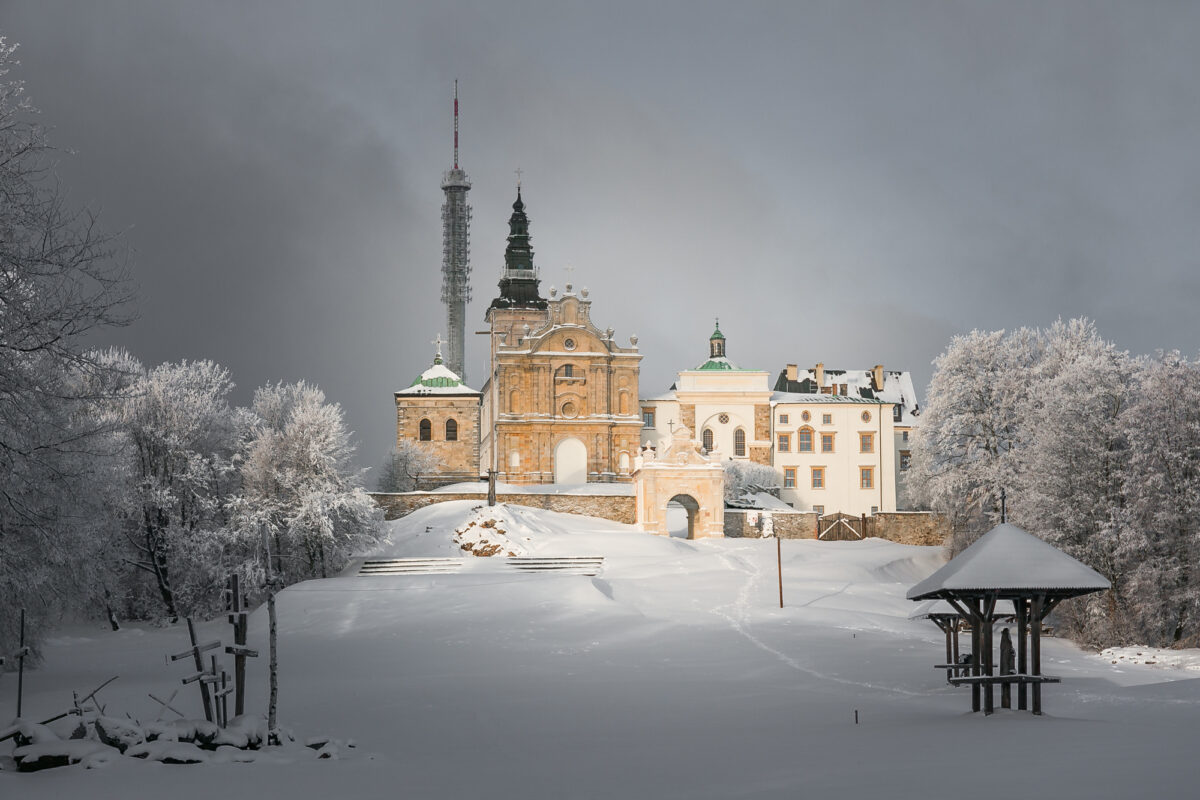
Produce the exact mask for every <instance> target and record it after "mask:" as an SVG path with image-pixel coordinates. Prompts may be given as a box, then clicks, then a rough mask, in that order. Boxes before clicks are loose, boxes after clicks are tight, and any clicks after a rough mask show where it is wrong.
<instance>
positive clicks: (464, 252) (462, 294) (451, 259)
mask: <svg viewBox="0 0 1200 800" xmlns="http://www.w3.org/2000/svg"><path fill="white" fill-rule="evenodd" d="M470 190H471V182H470V181H469V180H468V179H467V173H466V172H464V171H463V170H461V169H459V166H458V81H455V82H454V168H453V169H451V170H449V171H448V172H444V173H442V191H443V192H444V193H445V195H446V200H445V202H444V203H443V204H442V302H443V303H445V304H446V335H447V336H448V337H449V341H448V342H447V348H448V350H449V353H448V354H447V358H446V366H447V367H449V368H450V370H451V371H453V372H454V373H455V374H456V375H458V377H460V378H462V380H463V383H466V381H467V373H466V364H465V360H464V357H463V347H464V344H465V338H466V329H465V328H466V317H467V302H468V301H469V300H470V299H471V207H470V206H469V205H467V192H469V191H470Z"/></svg>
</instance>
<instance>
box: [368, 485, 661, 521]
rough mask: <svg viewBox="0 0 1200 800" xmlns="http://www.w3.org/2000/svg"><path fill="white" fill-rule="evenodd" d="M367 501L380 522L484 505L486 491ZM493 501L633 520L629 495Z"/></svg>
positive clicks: (499, 498)
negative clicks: (439, 507)
mask: <svg viewBox="0 0 1200 800" xmlns="http://www.w3.org/2000/svg"><path fill="white" fill-rule="evenodd" d="M371 498H372V499H373V500H374V501H375V502H376V504H378V505H379V507H380V508H382V509H383V516H384V519H388V520H392V519H400V518H401V517H404V516H407V515H409V514H411V513H412V512H414V511H416V510H417V509H420V508H424V507H425V506H430V505H433V504H434V503H445V502H448V501H450V500H475V501H478V502H480V503H486V502H487V493H486V492H464V493H458V492H403V493H399V494H386V493H382V492H373V493H371ZM496 500H497V501H498V502H501V503H509V504H511V505H515V506H529V507H530V508H541V509H544V510H546V511H559V512H562V513H564V514H581V515H583V516H588V517H601V518H602V519H610V520H612V521H613V522H621V523H624V524H626V525H632V524H634V522H635V521H636V520H637V514H636V512H635V509H634V498H633V496H632V495H571V494H519V493H512V494H504V493H499V494H497V495H496Z"/></svg>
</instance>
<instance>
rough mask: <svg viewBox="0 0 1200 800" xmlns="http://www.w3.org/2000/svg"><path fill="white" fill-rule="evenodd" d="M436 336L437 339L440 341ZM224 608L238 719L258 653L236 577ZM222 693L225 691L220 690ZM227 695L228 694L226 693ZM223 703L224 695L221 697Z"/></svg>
mask: <svg viewBox="0 0 1200 800" xmlns="http://www.w3.org/2000/svg"><path fill="white" fill-rule="evenodd" d="M441 338H442V337H441V334H438V339H441ZM226 586H227V588H226V590H225V591H226V592H227V594H226V598H225V607H226V608H227V609H228V611H229V616H228V617H227V619H228V620H229V624H230V625H232V626H233V644H232V645H229V646H227V647H226V648H225V652H226V653H228V654H229V655H231V656H233V686H234V697H233V714H234V716H235V717H240V716H241V715H242V714H245V713H246V659H247V658H258V651H257V650H251V649H250V648H249V647H246V632H247V628H248V627H249V625H248V622H247V619H246V617H247V613H246V609H245V608H244V607H243V600H244V598H243V597H242V588H241V581H240V579H239V578H238V576H237V575H230V576H229V580H228V581H227V582H226ZM222 691H225V690H224V689H222ZM226 694H228V692H226ZM222 702H224V695H222Z"/></svg>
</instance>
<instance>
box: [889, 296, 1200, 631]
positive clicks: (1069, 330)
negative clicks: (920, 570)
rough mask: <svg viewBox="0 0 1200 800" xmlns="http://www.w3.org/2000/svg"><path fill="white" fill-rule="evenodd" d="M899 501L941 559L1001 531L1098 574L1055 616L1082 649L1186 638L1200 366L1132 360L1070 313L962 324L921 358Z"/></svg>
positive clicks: (1199, 477) (1198, 488)
mask: <svg viewBox="0 0 1200 800" xmlns="http://www.w3.org/2000/svg"><path fill="white" fill-rule="evenodd" d="M934 365H935V373H934V376H933V380H932V382H931V383H930V387H929V397H928V402H927V404H926V406H925V411H924V414H923V415H922V418H921V427H920V429H919V431H918V432H917V434H916V440H915V443H914V447H913V461H912V468H911V471H910V473H909V479H908V482H907V483H908V487H909V491H910V492H911V493H912V497H911V498H910V500H911V501H912V502H913V503H915V504H918V505H923V506H925V507H929V508H932V509H933V510H935V511H939V512H942V513H944V514H946V515H947V516H948V518H949V519H950V521H951V524H952V529H953V535H952V536H953V539H952V541H951V542H950V543H949V544H950V545H951V549H952V550H953V551H955V552H957V551H959V550H961V549H962V548H964V547H966V546H967V545H968V544H970V543H971V542H973V541H974V540H975V539H976V538H978V537H979V536H980V535H982V534H983V533H985V532H986V531H987V530H988V529H989V528H990V527H991V526H993V525H995V524H996V523H997V522H999V521H1000V513H1001V492H1002V491H1003V492H1005V494H1006V496H1007V509H1008V519H1009V521H1010V522H1012V523H1014V524H1016V525H1018V526H1020V527H1022V528H1024V529H1025V530H1028V531H1029V532H1031V533H1034V534H1036V535H1038V536H1040V537H1041V538H1043V539H1045V540H1046V541H1048V542H1050V543H1051V544H1053V545H1055V546H1056V547H1058V548H1060V549H1062V550H1064V551H1065V552H1067V553H1069V554H1071V555H1072V556H1074V557H1075V558H1078V559H1079V560H1081V561H1083V562H1084V563H1086V564H1088V565H1089V566H1091V567H1092V568H1094V569H1096V570H1097V571H1098V572H1100V573H1101V574H1103V575H1104V576H1105V577H1106V578H1108V579H1109V580H1110V581H1111V582H1112V585H1113V589H1112V591H1111V592H1104V593H1101V594H1098V595H1090V596H1088V597H1086V598H1080V599H1078V600H1075V601H1072V602H1071V603H1067V604H1064V605H1063V606H1062V607H1061V610H1060V612H1059V613H1058V617H1059V619H1060V621H1061V622H1062V623H1063V624H1064V625H1065V627H1066V628H1067V632H1068V633H1069V634H1070V635H1071V636H1072V637H1073V638H1075V639H1077V640H1078V641H1081V642H1083V643H1086V644H1090V645H1111V644H1118V643H1140V644H1148V645H1156V646H1171V645H1174V646H1196V645H1198V644H1200V574H1198V572H1197V557H1198V556H1200V362H1197V361H1194V360H1189V359H1188V358H1186V357H1184V356H1182V355H1180V354H1179V353H1177V352H1171V353H1161V354H1159V355H1157V356H1154V357H1131V356H1130V355H1129V354H1128V353H1126V352H1123V351H1120V350H1118V349H1117V348H1116V346H1115V345H1113V344H1112V343H1110V342H1107V341H1105V340H1104V339H1103V338H1102V337H1101V336H1100V334H1099V333H1098V332H1097V331H1096V328H1095V326H1094V325H1093V324H1092V323H1091V322H1089V321H1087V320H1083V319H1074V320H1070V321H1067V322H1064V321H1061V320H1060V321H1058V322H1056V323H1055V324H1054V325H1052V326H1051V327H1050V328H1048V329H1046V330H1031V329H1028V328H1021V329H1018V330H1014V331H1008V332H1006V331H972V332H971V333H969V334H966V335H963V336H958V337H955V338H954V339H953V340H952V341H951V342H950V345H949V347H948V348H947V349H946V351H945V352H944V353H943V354H942V355H941V356H939V357H938V358H937V359H936V361H935V362H934Z"/></svg>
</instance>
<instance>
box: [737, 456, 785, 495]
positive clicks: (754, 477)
mask: <svg viewBox="0 0 1200 800" xmlns="http://www.w3.org/2000/svg"><path fill="white" fill-rule="evenodd" d="M724 466H725V502H726V503H734V502H737V501H738V500H739V499H740V498H741V497H742V496H743V495H746V494H755V493H757V492H766V493H767V494H773V495H775V496H776V497H778V496H779V488H780V486H781V484H780V481H779V475H778V474H777V473H776V472H775V468H774V467H772V466H770V465H769V464H756V463H754V462H752V461H733V460H730V461H726V462H725V465H724Z"/></svg>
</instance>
